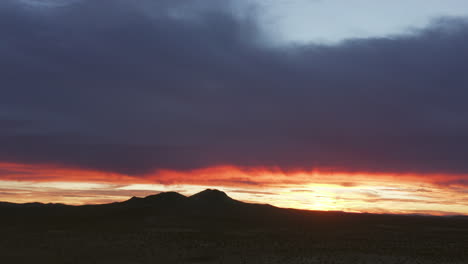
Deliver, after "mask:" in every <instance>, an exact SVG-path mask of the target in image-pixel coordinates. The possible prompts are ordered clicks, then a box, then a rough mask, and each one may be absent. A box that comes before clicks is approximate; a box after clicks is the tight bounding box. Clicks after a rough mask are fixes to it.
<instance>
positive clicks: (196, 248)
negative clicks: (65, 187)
mask: <svg viewBox="0 0 468 264" xmlns="http://www.w3.org/2000/svg"><path fill="white" fill-rule="evenodd" d="M0 218H1V219H0V263H8V264H10V263H34V264H38V263H48V264H53V263H61V264H62V263H70V264H71V263H89V264H91V263H103V264H105V263H109V264H124V263H128V264H130V263H135V264H136V263H286V264H287V263H330V264H331V263H375V264H379V263H382V264H383V263H401V264H403V263H434V264H436V263H437V264H440V263H468V218H466V217H428V216H401V215H372V214H350V213H341V212H314V211H302V210H292V209H280V208H276V207H273V206H269V205H259V204H247V203H242V202H239V201H236V200H233V199H231V198H229V197H228V196H227V195H226V194H224V193H223V192H219V191H216V190H206V191H203V192H201V193H198V194H196V195H193V196H191V197H185V196H182V195H180V194H177V193H162V194H158V195H153V196H148V197H146V198H132V199H130V200H128V201H125V202H122V203H113V204H107V205H89V206H66V205H60V204H22V205H18V204H9V203H0Z"/></svg>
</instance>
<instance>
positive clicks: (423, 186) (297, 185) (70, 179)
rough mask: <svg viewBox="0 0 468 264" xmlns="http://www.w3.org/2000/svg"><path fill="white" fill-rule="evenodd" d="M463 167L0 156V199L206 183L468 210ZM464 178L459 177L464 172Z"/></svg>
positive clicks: (116, 197) (241, 194)
mask: <svg viewBox="0 0 468 264" xmlns="http://www.w3.org/2000/svg"><path fill="white" fill-rule="evenodd" d="M463 176H464V175H440V174H439V175H434V174H431V175H429V174H424V175H418V174H380V173H379V174H377V173H356V172H353V173H346V172H332V171H330V170H327V171H300V170H297V171H288V172H284V171H281V170H279V169H267V168H238V167H233V166H217V167H212V168H205V169H197V170H192V171H171V170H159V171H156V172H154V173H151V174H148V175H143V176H129V175H123V174H117V173H107V172H98V171H90V170H79V169H70V168H63V167H57V166H52V165H28V164H14V163H0V201H7V202H15V203H25V202H46V203H48V202H53V203H67V204H90V203H108V202H114V201H123V200H126V199H128V198H130V197H131V196H140V197H141V196H146V195H150V194H155V193H158V192H162V191H178V192H180V193H182V194H185V195H191V194H193V193H196V192H198V191H201V190H203V189H206V188H217V189H220V190H223V191H226V192H227V193H228V195H230V196H231V197H233V198H234V199H238V200H242V201H246V202H256V203H269V204H272V205H276V206H279V207H289V208H300V209H310V210H332V211H347V212H371V213H404V214H407V213H411V214H413V213H416V214H432V215H454V214H465V215H468V192H467V188H466V187H467V186H464V185H463V184H462V183H463V181H462V180H460V179H463V178H462V177H463ZM465 178H466V177H465Z"/></svg>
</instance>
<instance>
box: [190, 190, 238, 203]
mask: <svg viewBox="0 0 468 264" xmlns="http://www.w3.org/2000/svg"><path fill="white" fill-rule="evenodd" d="M190 198H191V199H193V200H204V201H231V200H232V199H231V197H229V196H228V195H227V194H226V193H225V192H222V191H220V190H216V189H206V190H204V191H201V192H199V193H196V194H194V195H192V196H190Z"/></svg>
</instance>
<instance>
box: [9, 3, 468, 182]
mask: <svg viewBox="0 0 468 264" xmlns="http://www.w3.org/2000/svg"><path fill="white" fill-rule="evenodd" d="M53 2H55V4H53V3H52V2H50V3H52V4H53V5H49V6H47V5H45V6H44V5H42V6H41V8H37V7H34V5H35V4H34V1H29V3H28V4H26V3H25V1H22V2H18V1H12V0H9V1H3V2H2V3H1V4H0V32H1V33H0V34H1V35H0V36H1V39H2V41H1V42H0V58H1V59H0V72H1V78H0V87H2V88H1V90H0V128H1V129H0V146H1V148H0V161H2V162H15V163H27V164H55V165H59V166H66V167H77V168H83V169H93V170H101V171H108V172H116V173H123V174H129V175H141V174H145V173H149V172H151V171H154V170H157V169H174V170H186V169H196V168H204V167H211V166H219V165H233V166H240V167H258V166H262V167H270V166H271V167H276V168H281V169H311V168H321V169H333V170H338V171H366V172H385V173H391V172H398V173H400V172H404V173H412V172H414V173H419V174H421V173H431V174H432V173H449V174H450V173H454V174H466V173H468V163H467V162H466V157H468V136H467V135H468V104H466V98H468V89H467V87H468V75H467V74H466V73H467V71H468V46H467V45H466V43H468V22H467V21H466V20H464V19H448V18H447V19H440V20H438V21H435V22H434V23H433V24H432V25H431V27H429V28H426V29H423V30H420V31H417V32H412V33H411V34H405V35H400V36H392V37H388V38H375V39H354V40H349V41H346V42H343V43H342V44H340V45H335V46H323V45H314V44H310V45H302V46H281V47H278V46H273V45H270V44H269V40H268V38H266V37H265V35H266V34H263V32H261V30H260V29H259V26H258V24H257V23H256V21H255V11H252V12H246V13H247V15H245V13H243V14H244V15H240V12H239V9H238V8H239V7H238V6H235V5H234V4H229V5H227V6H228V7H224V6H221V5H220V4H216V2H217V1H188V0H178V1H156V2H155V1H149V0H142V1H125V0H112V1H110V0H105V1H104V0H103V1H91V0H84V1H70V2H69V4H64V3H68V2H66V1H62V2H61V3H59V2H58V1H53ZM57 3H59V4H57ZM257 11H259V10H257Z"/></svg>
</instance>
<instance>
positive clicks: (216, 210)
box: [0, 189, 466, 229]
mask: <svg viewBox="0 0 468 264" xmlns="http://www.w3.org/2000/svg"><path fill="white" fill-rule="evenodd" d="M0 215H2V217H1V218H0V224H7V225H20V224H21V223H23V224H27V225H39V226H50V225H52V226H61V225H76V226H82V225H83V226H86V225H93V226H99V227H103V228H108V227H109V226H115V227H116V228H122V227H123V226H127V227H128V226H130V227H132V228H133V227H136V226H148V227H190V228H192V227H197V228H198V227H204V228H209V229H212V228H228V227H242V228H244V227H255V228H265V227H268V226H269V227H273V226H274V227H281V226H289V227H291V226H293V227H295V228H300V227H306V226H313V225H324V226H327V225H333V226H334V227H337V226H340V225H341V226H350V227H352V226H353V225H356V224H359V225H376V224H379V223H381V222H382V221H384V222H387V221H390V222H392V223H393V222H398V221H401V222H405V223H426V224H427V223H429V222H431V221H435V222H438V221H443V220H441V219H442V218H440V217H439V218H435V217H425V216H403V215H377V214H374V215H373V214H359V213H345V212H321V211H308V210H298V209H285V208H278V207H274V206H271V205H268V204H253V203H245V202H241V201H237V200H235V199H232V198H231V197H229V196H228V195H227V194H226V193H224V192H222V191H219V190H215V189H207V190H204V191H202V192H199V193H196V194H194V195H192V196H188V197H187V196H184V195H182V194H179V193H177V192H161V193H159V194H155V195H150V196H147V197H143V198H139V197H132V198H131V199H128V200H126V201H123V202H115V203H110V204H99V205H82V206H71V205H64V204H51V203H49V204H41V203H27V204H15V203H2V202H0ZM31 219H34V221H32V220H31ZM437 219H438V220H437ZM453 221H454V222H456V221H460V222H463V224H466V217H460V218H456V219H455V218H453ZM431 223H432V222H431Z"/></svg>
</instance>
